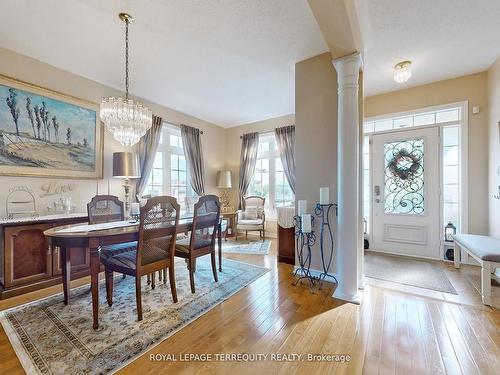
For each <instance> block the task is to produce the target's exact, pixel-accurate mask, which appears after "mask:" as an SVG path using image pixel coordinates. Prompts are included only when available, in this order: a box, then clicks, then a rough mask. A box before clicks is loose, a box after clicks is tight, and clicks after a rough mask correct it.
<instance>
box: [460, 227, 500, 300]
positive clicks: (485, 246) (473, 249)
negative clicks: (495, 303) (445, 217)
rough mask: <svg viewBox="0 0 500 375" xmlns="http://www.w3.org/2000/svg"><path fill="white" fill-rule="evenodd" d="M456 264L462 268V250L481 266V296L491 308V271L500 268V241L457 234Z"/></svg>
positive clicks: (486, 237) (473, 235)
mask: <svg viewBox="0 0 500 375" xmlns="http://www.w3.org/2000/svg"><path fill="white" fill-rule="evenodd" d="M453 237H454V240H455V250H454V262H455V268H460V249H463V250H464V251H466V252H467V253H468V254H469V255H470V256H472V257H473V258H474V259H475V260H477V261H478V262H479V264H480V265H481V296H482V299H483V303H484V304H485V305H488V306H491V271H492V270H494V269H495V268H496V267H500V240H497V239H495V238H493V237H488V236H479V235H475V234H456V235H454V236H453Z"/></svg>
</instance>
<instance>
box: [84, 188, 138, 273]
mask: <svg viewBox="0 0 500 375" xmlns="http://www.w3.org/2000/svg"><path fill="white" fill-rule="evenodd" d="M123 207H124V205H123V202H122V201H121V200H120V199H118V197H117V196H114V195H96V196H95V197H93V198H92V199H91V201H90V202H89V203H88V204H87V214H88V220H89V224H101V223H109V222H113V221H123V220H125V210H124V208H123ZM135 249H137V241H132V242H125V243H120V244H114V245H103V246H101V247H100V250H99V258H100V259H101V262H102V261H105V260H106V259H107V258H109V257H110V256H111V255H112V254H118V253H125V252H127V251H131V250H135ZM124 277H125V275H124Z"/></svg>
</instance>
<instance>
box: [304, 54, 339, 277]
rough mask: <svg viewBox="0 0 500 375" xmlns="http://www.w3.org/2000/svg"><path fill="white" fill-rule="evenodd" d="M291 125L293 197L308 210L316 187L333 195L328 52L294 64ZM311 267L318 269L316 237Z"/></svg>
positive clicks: (332, 83)
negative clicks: (293, 140)
mask: <svg viewBox="0 0 500 375" xmlns="http://www.w3.org/2000/svg"><path fill="white" fill-rule="evenodd" d="M295 126H296V141H295V142H296V144H295V163H296V186H297V192H296V199H297V200H298V199H306V200H307V202H308V211H309V212H311V213H312V211H313V209H314V207H313V204H314V203H315V202H318V201H319V188H320V187H323V186H328V187H330V199H331V200H332V201H336V196H337V74H336V72H335V69H334V67H333V65H332V62H331V55H330V54H329V53H324V54H322V55H319V56H315V57H313V58H311V59H308V60H305V61H301V62H299V63H297V64H296V65H295ZM334 221H335V220H334ZM315 227H316V230H319V226H318V224H316V226H315ZM334 233H335V231H334ZM296 264H298V263H297V262H296ZM311 268H313V269H316V270H321V258H320V255H319V239H318V240H317V242H316V245H315V246H314V248H313V249H312V265H311ZM331 271H332V272H335V270H334V269H332V270H331Z"/></svg>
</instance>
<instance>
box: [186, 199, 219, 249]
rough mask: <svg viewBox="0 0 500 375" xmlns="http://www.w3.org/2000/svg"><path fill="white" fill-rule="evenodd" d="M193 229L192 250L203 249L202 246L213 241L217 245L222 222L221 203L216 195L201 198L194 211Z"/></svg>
mask: <svg viewBox="0 0 500 375" xmlns="http://www.w3.org/2000/svg"><path fill="white" fill-rule="evenodd" d="M193 214H194V215H193V227H192V230H191V241H190V244H189V246H190V248H191V249H196V248H199V247H202V246H201V245H202V244H205V243H207V241H211V243H212V245H214V244H215V236H216V234H217V227H218V225H219V220H220V202H219V197H218V196H216V195H204V196H202V197H200V199H199V200H198V202H197V203H196V204H195V205H194V209H193Z"/></svg>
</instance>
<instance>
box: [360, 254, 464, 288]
mask: <svg viewBox="0 0 500 375" xmlns="http://www.w3.org/2000/svg"><path fill="white" fill-rule="evenodd" d="M364 271H365V276H368V277H371V278H373V279H379V280H386V281H392V282H395V283H399V284H404V285H410V286H416V287H418V288H424V289H431V290H437V291H438V292H444V293H451V294H458V293H457V291H456V290H455V288H454V287H453V285H451V282H450V280H449V279H448V277H446V274H445V273H444V271H443V270H442V269H440V268H439V267H438V266H437V265H436V264H433V262H430V261H429V262H428V261H420V260H414V259H410V258H400V257H395V256H387V255H379V254H369V253H365V269H364Z"/></svg>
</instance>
